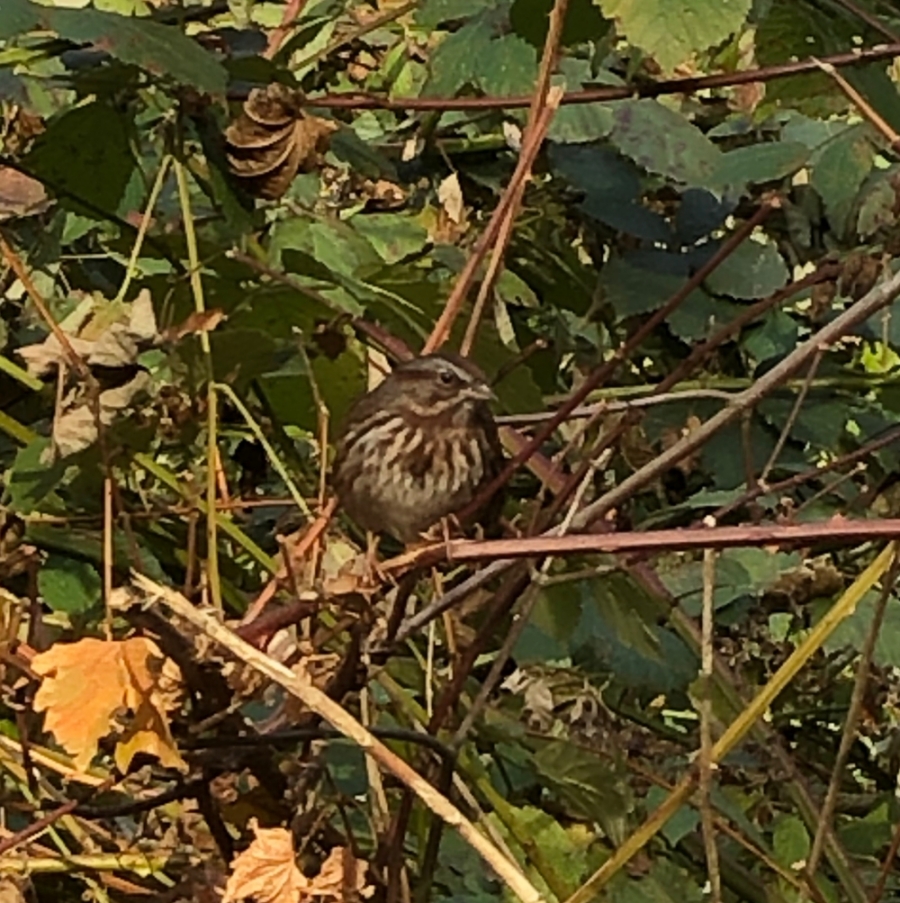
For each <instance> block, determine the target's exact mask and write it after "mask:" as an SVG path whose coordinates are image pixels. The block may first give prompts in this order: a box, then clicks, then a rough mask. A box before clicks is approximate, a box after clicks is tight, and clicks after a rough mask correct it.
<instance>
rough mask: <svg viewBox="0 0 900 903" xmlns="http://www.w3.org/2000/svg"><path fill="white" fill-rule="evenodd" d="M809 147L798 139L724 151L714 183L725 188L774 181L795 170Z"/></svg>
mask: <svg viewBox="0 0 900 903" xmlns="http://www.w3.org/2000/svg"><path fill="white" fill-rule="evenodd" d="M808 158H809V151H808V150H807V148H806V146H805V145H803V144H801V143H800V142H798V141H769V142H763V143H760V144H752V145H750V146H748V147H738V148H735V149H734V150H732V151H728V152H727V153H724V154H722V157H721V159H720V160H719V166H718V168H717V169H716V172H715V175H714V176H713V184H715V185H718V186H721V188H723V189H728V188H743V187H744V186H746V185H754V184H757V183H759V182H772V181H775V180H776V179H783V178H784V177H785V176H788V175H790V174H791V173H794V172H796V171H797V170H798V169H800V167H801V166H803V165H804V163H806V161H807V159H808Z"/></svg>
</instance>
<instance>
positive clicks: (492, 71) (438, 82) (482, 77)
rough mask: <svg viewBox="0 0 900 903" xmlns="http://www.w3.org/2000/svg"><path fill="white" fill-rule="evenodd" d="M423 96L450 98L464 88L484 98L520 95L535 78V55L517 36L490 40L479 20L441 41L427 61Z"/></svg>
mask: <svg viewBox="0 0 900 903" xmlns="http://www.w3.org/2000/svg"><path fill="white" fill-rule="evenodd" d="M429 70H430V73H431V75H430V77H429V79H428V83H427V85H426V91H425V92H424V93H425V94H427V95H453V94H456V93H457V91H459V90H460V89H461V88H463V87H465V86H466V85H474V86H475V87H477V88H480V89H481V90H482V91H483V92H484V93H485V94H497V95H506V94H523V93H527V92H528V91H531V90H532V88H533V86H534V80H535V78H536V76H537V52H536V51H535V49H534V47H533V46H532V45H531V44H529V43H528V42H527V41H525V40H523V39H522V38H520V37H519V36H518V35H512V34H508V35H503V36H502V37H500V38H493V37H492V28H491V26H490V24H489V23H488V22H487V21H485V20H484V19H482V18H479V19H478V20H477V21H474V22H470V23H469V24H468V25H466V26H464V27H463V28H461V29H460V30H459V31H457V32H454V33H453V34H451V35H448V36H447V37H446V38H444V40H443V41H441V43H440V44H439V45H438V47H437V50H435V52H434V53H433V54H432V55H431V60H430V61H429Z"/></svg>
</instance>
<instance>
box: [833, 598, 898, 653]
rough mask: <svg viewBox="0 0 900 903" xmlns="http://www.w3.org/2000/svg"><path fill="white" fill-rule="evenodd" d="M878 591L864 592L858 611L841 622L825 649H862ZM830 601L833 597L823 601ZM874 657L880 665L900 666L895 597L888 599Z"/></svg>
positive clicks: (857, 607)
mask: <svg viewBox="0 0 900 903" xmlns="http://www.w3.org/2000/svg"><path fill="white" fill-rule="evenodd" d="M878 595H879V593H878V592H876V591H871V592H868V593H866V595H865V596H863V598H862V599H861V600H860V602H859V605H857V606H856V611H854V612H853V614H852V615H850V617H849V618H846V619H845V620H844V621H842V622H841V624H840V625H839V626H838V628H837V629H836V630H835V631H834V633H832V634H831V637H830V638H829V639H828V641H827V642H826V643H825V649H826V650H827V651H828V652H836V651H838V650H843V649H857V650H859V649H862V647H863V644H864V643H865V640H866V636H867V635H868V633H869V626H870V625H871V623H872V612H873V610H874V608H875V603H876V601H877V600H878ZM830 604H831V602H830V600H829V601H828V602H823V605H829V606H830ZM817 614H821V612H817ZM872 658H873V661H874V662H875V663H876V664H877V665H878V666H879V667H883V668H900V605H897V603H896V601H895V600H894V599H890V600H889V601H888V604H887V607H886V608H885V610H884V621H883V622H882V624H881V630H880V631H879V632H878V639H877V640H876V642H875V652H874V654H873V656H872Z"/></svg>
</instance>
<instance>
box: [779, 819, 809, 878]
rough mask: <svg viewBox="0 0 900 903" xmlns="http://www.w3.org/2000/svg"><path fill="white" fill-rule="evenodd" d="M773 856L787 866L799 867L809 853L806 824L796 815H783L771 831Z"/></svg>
mask: <svg viewBox="0 0 900 903" xmlns="http://www.w3.org/2000/svg"><path fill="white" fill-rule="evenodd" d="M772 846H773V848H774V850H775V857H776V858H777V859H778V861H779V862H780V863H781V864H782V865H784V866H786V867H787V868H796V869H799V868H801V867H802V864H803V863H804V862H805V861H806V857H807V856H808V855H809V848H810V842H809V834H807V833H806V825H804V824H803V822H802V821H801V820H800V819H799V818H797V816H796V815H784V816H782V817H781V818H779V819H778V821H777V822H776V824H775V830H774V831H773V832H772Z"/></svg>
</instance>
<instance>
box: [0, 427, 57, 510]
mask: <svg viewBox="0 0 900 903" xmlns="http://www.w3.org/2000/svg"><path fill="white" fill-rule="evenodd" d="M49 447H50V440H49V439H45V438H44V437H43V436H42V437H41V438H40V439H35V440H34V442H31V443H29V444H28V445H26V446H25V447H24V448H20V449H19V451H18V452H17V453H16V459H15V462H14V463H13V466H12V470H11V472H10V474H9V479H8V482H7V487H6V488H7V490H8V492H9V503H10V508H11V509H12V510H13V511H15V512H16V513H17V514H31V513H32V512H33V511H36V510H38V507H39V506H40V503H41V502H42V501H43V500H44V499H45V498H46V497H47V496H48V495H49V494H50V493H51V492H53V490H54V489H55V488H56V487H57V486H58V485H59V483H60V482H61V480H62V478H63V476H64V475H65V472H66V466H65V464H63V463H62V462H61V461H58V460H57V461H55V462H54V463H53V464H50V465H49V466H48V465H47V464H45V463H44V462H43V461H42V460H41V458H42V457H43V455H44V453H45V452H46V451H47V450H48V449H49Z"/></svg>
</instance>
